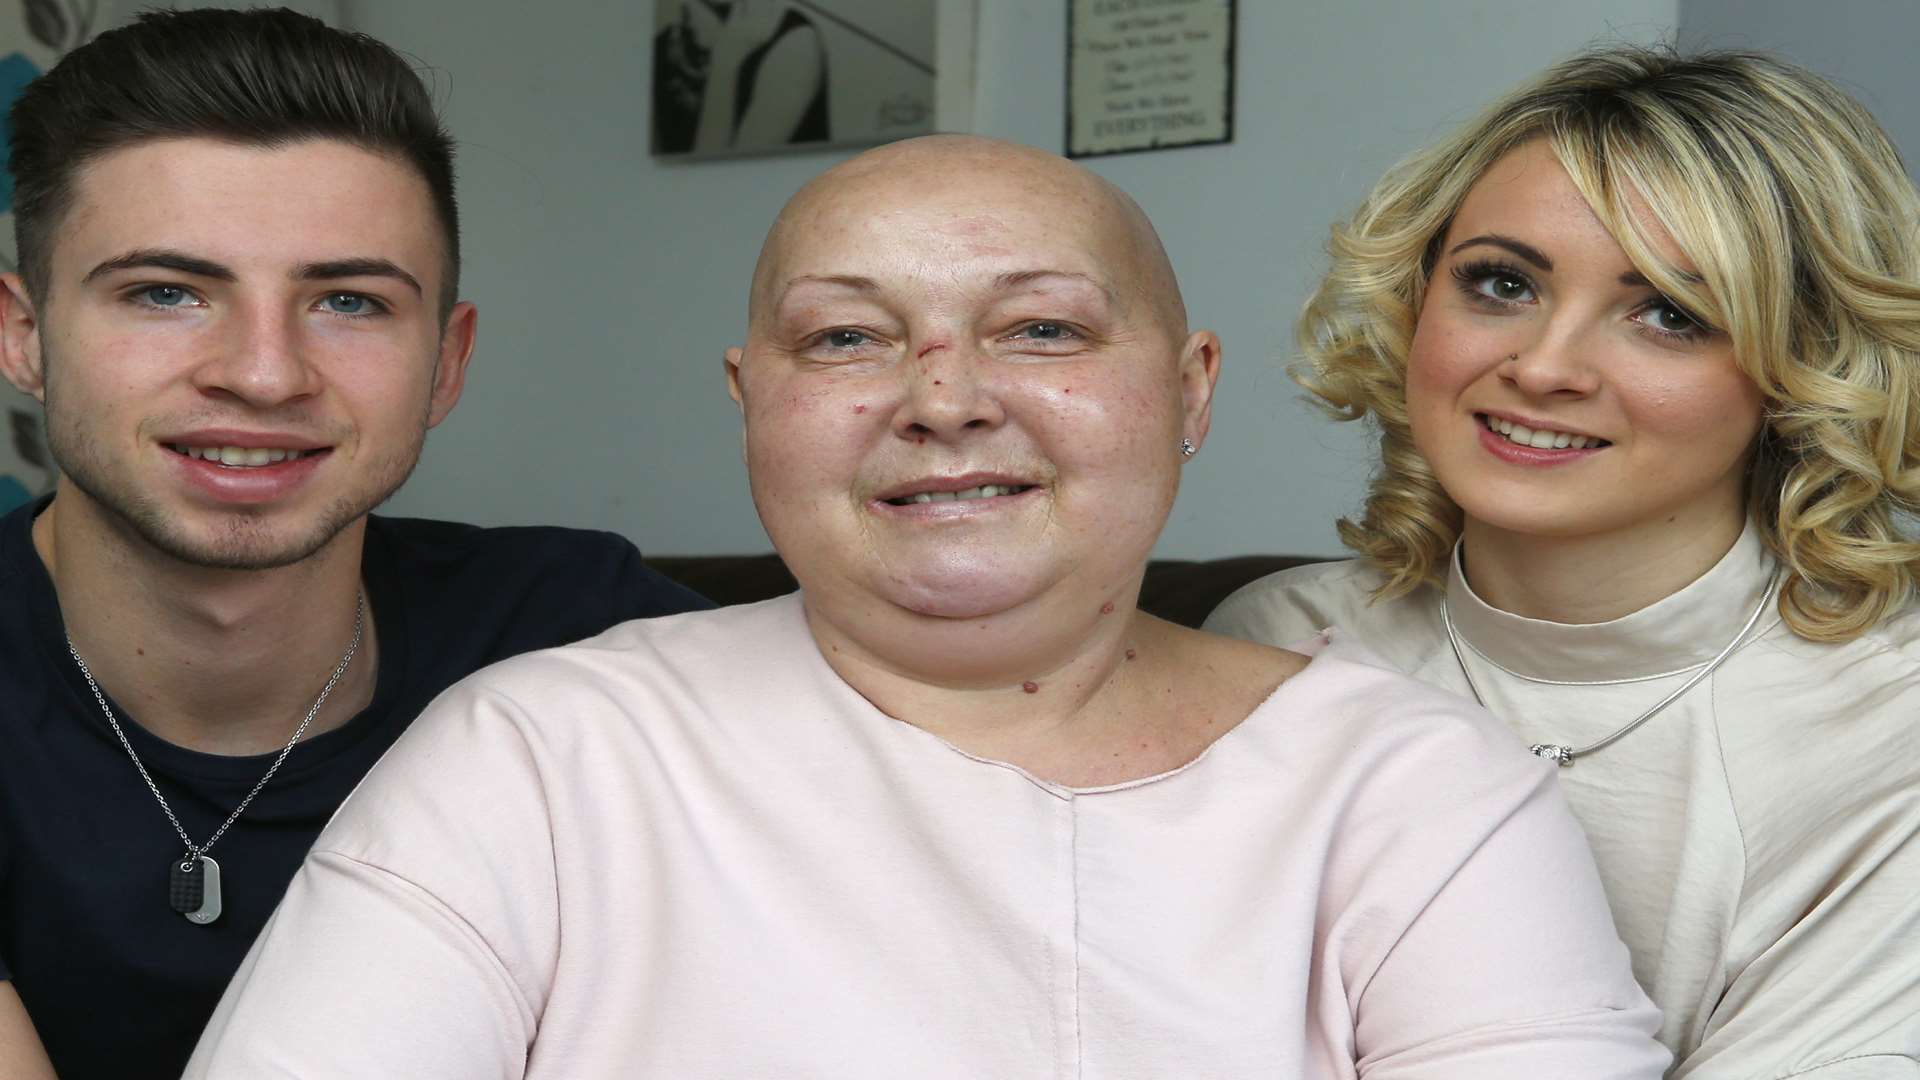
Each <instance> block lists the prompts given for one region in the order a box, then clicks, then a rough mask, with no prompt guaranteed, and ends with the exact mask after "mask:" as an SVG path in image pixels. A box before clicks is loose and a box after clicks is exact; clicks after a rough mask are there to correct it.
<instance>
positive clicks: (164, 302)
mask: <svg viewBox="0 0 1920 1080" xmlns="http://www.w3.org/2000/svg"><path fill="white" fill-rule="evenodd" d="M140 298H141V299H142V300H145V301H146V302H147V303H149V304H152V305H153V306H154V307H182V306H184V305H185V304H187V303H188V302H189V301H191V300H192V299H193V294H191V293H189V292H187V290H185V289H183V288H181V287H179V286H178V285H153V286H149V287H148V288H147V289H146V290H144V291H143V292H141V294H140Z"/></svg>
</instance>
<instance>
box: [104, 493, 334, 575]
mask: <svg viewBox="0 0 1920 1080" xmlns="http://www.w3.org/2000/svg"><path fill="white" fill-rule="evenodd" d="M365 516H366V511H364V510H359V509H357V508H353V507H337V508H334V512H332V513H328V514H324V515H321V517H320V518H318V519H309V520H306V521H284V520H268V519H262V518H255V517H247V516H232V517H230V518H228V520H224V521H214V522H202V523H197V524H195V525H189V524H187V523H184V522H177V521H176V522H165V523H158V522H152V521H145V522H143V521H138V520H130V521H129V524H131V525H133V527H134V530H135V531H136V532H138V533H139V534H140V538H141V539H142V540H144V541H145V542H146V544H147V546H148V547H150V548H152V549H153V550H155V551H157V552H159V553H160V554H162V555H165V556H167V557H169V558H171V559H173V560H175V561H176V562H181V563H185V564H187V565H189V566H195V567H199V568H202V569H206V570H277V569H279V568H280V567H283V566H292V565H293V564H295V563H297V562H301V561H302V560H305V559H309V558H312V557H313V556H314V555H316V554H318V553H319V552H320V551H321V550H323V549H324V548H326V547H327V546H328V545H329V544H332V543H333V542H334V541H335V540H337V539H338V538H339V536H340V534H341V533H343V532H345V531H347V530H348V529H349V528H351V527H352V526H353V525H355V524H356V523H357V522H359V521H360V520H361V519H362V518H364V517H365Z"/></svg>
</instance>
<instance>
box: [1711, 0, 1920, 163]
mask: <svg viewBox="0 0 1920 1080" xmlns="http://www.w3.org/2000/svg"><path fill="white" fill-rule="evenodd" d="M1680 41H1681V43H1682V44H1683V45H1685V46H1687V47H1690V48H1721V49H1765V50H1768V51H1771V52H1777V53H1779V54H1781V55H1782V56H1785V57H1787V58H1788V59H1790V60H1792V61H1794V62H1795V63H1799V64H1804V65H1806V66H1807V67H1810V68H1812V69H1813V70H1815V71H1818V72H1820V73H1822V74H1824V75H1826V76H1827V77H1828V78H1831V79H1833V80H1834V81H1836V82H1838V83H1839V84H1840V85H1841V87H1842V88H1844V89H1845V90H1846V91H1847V92H1848V93H1850V94H1852V95H1853V96H1854V97H1856V98H1859V99H1860V102H1861V103H1862V104H1864V105H1865V106H1866V107H1867V108H1869V109H1871V110H1872V111H1873V115H1874V118H1875V119H1877V120H1879V121H1880V126H1881V127H1884V128H1886V129H1887V134H1888V135H1890V136H1892V137H1893V141H1894V145H1896V146H1898V147H1900V149H1901V153H1902V157H1903V158H1904V159H1905V161H1906V163H1907V172H1908V174H1909V175H1913V176H1920V160H1916V155H1920V67H1916V65H1915V63H1914V49H1915V46H1916V45H1920V4H1916V3H1914V2H1913V0H1830V2H1828V3H1819V4H1810V3H1807V2H1806V0H1680Z"/></svg>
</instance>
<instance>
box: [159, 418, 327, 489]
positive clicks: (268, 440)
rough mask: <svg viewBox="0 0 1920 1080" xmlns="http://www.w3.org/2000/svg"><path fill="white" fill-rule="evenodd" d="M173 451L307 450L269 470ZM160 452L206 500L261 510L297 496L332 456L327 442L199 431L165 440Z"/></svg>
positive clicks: (258, 466)
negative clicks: (212, 448)
mask: <svg viewBox="0 0 1920 1080" xmlns="http://www.w3.org/2000/svg"><path fill="white" fill-rule="evenodd" d="M174 446H192V447H207V446H244V447H258V448H261V449H275V450H299V451H305V452H304V453H301V454H300V455H299V456H298V457H290V458H287V459H285V460H282V461H276V462H270V463H268V464H264V465H246V466H231V465H223V464H221V463H220V462H218V461H208V460H206V459H204V458H198V457H188V456H187V455H185V454H182V453H180V452H179V451H178V450H175V449H173V447H174ZM160 452H161V453H163V454H165V455H166V456H167V458H168V460H169V461H170V462H171V463H172V467H173V468H174V469H176V470H178V471H179V475H180V477H181V479H182V480H183V481H184V482H185V484H186V485H187V488H188V489H189V490H190V491H192V492H193V493H195V494H197V495H198V496H200V497H201V498H202V499H204V500H206V501H209V502H212V503H215V504H218V505H227V506H258V505H261V504H264V503H271V502H275V501H278V500H280V499H284V498H287V497H288V496H291V495H293V494H295V493H296V492H298V491H299V490H300V489H301V488H302V487H303V486H305V484H306V483H307V482H308V480H310V479H311V478H312V477H313V475H314V473H315V472H317V471H318V470H319V468H320V464H321V462H323V461H325V460H326V459H327V458H328V457H330V456H331V453H332V451H331V450H330V449H329V448H328V447H327V446H326V444H324V443H319V442H315V441H314V440H311V439H301V438H296V437H289V436H284V435H269V434H263V433H260V432H240V431H196V432H194V433H192V434H191V435H183V436H177V437H174V438H171V439H167V440H163V442H162V445H161V446H160Z"/></svg>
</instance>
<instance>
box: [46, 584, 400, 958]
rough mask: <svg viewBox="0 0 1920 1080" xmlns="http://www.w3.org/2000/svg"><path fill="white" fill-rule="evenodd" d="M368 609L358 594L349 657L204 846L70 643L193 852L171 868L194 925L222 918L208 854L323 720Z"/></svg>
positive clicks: (176, 892) (182, 909)
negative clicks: (137, 750) (175, 808)
mask: <svg viewBox="0 0 1920 1080" xmlns="http://www.w3.org/2000/svg"><path fill="white" fill-rule="evenodd" d="M366 610H367V595H366V594H365V593H357V594H355V596H354V600H353V640H352V641H350V642H348V643H347V651H346V654H345V655H343V656H341V657H340V662H339V663H338V664H335V665H334V668H333V674H331V675H329V676H327V684H326V685H325V686H323V687H321V688H320V696H319V697H317V698H314V699H313V705H312V706H311V707H310V708H308V709H307V715H306V716H304V717H302V718H301V720H300V726H299V727H297V728H294V729H293V735H292V736H290V737H289V738H288V739H287V745H285V746H283V747H281V748H280V753H279V755H278V756H276V757H275V758H274V759H273V764H271V765H269V766H267V773H266V775H265V776H262V777H261V778H260V782H259V783H257V784H255V785H253V790H252V791H249V792H247V797H246V798H244V799H241V800H240V805H239V806H236V807H234V808H233V813H231V814H228V815H227V820H225V821H223V822H221V823H220V827H219V828H218V829H215V830H214V831H213V835H212V836H210V837H208V838H207V842H206V843H204V844H196V843H194V842H193V838H192V837H190V836H188V835H187V830H186V829H184V828H182V827H181V825H180V819H179V817H177V816H175V814H174V812H173V807H172V806H170V805H168V803H167V797H166V796H165V795H162V794H160V787H159V785H157V784H155V783H154V782H153V777H152V776H151V775H149V774H148V772H147V767H146V765H145V764H144V763H142V762H141V760H140V755H139V754H136V753H134V752H133V744H132V743H131V742H128V741H127V733H126V732H125V731H122V730H121V728H120V721H118V720H116V719H114V716H113V710H112V709H111V708H109V707H108V705H107V696H106V695H105V694H103V693H101V692H100V684H99V683H97V682H95V681H94V680H93V672H92V671H90V670H88V668H87V662H86V661H85V660H82V659H80V650H78V649H76V648H74V647H73V638H72V637H71V636H69V637H68V638H67V653H68V655H70V656H72V657H73V662H74V663H75V664H78V665H79V666H80V677H81V678H83V679H85V680H87V689H89V690H91V691H93V700H95V701H97V702H99V703H100V711H101V712H102V713H104V714H105V715H106V717H107V724H108V725H109V726H111V727H112V728H113V733H114V735H116V736H118V737H119V739H120V745H121V747H123V748H124V749H125V750H126V751H127V756H128V757H130V758H132V759H133V767H134V768H136V769H138V770H140V779H142V780H145V781H146V782H147V790H148V791H151V792H153V797H154V798H155V799H157V800H159V802H160V809H162V810H164V811H166V814H167V820H168V821H170V822H172V823H173V831H174V832H176V833H179V834H180V842H181V843H183V844H185V845H187V853H186V854H185V855H182V856H181V857H180V858H178V859H176V860H174V863H173V865H172V866H171V867H170V868H169V872H168V874H167V903H168V904H169V905H170V906H171V907H172V908H173V910H175V911H177V912H179V913H180V914H182V915H185V916H186V917H187V920H188V921H189V922H193V923H196V924H198V925H200V926H205V925H207V924H208V923H210V922H212V921H213V920H215V919H217V918H219V917H220V864H219V863H216V862H214V861H213V860H212V859H210V858H208V857H207V852H208V850H210V849H211V848H212V847H213V845H214V844H216V843H219V841H220V838H221V837H222V836H225V835H226V832H227V830H228V829H229V828H231V827H232V826H233V823H234V822H236V821H238V820H240V814H241V812H242V811H244V810H245V809H246V808H247V804H248V803H251V802H253V797H254V796H255V795H258V794H260V789H261V788H264V787H266V786H267V781H269V780H271V779H273V774H274V773H276V772H278V771H280V765H281V763H282V762H284V761H286V760H287V755H288V754H291V753H293V747H294V744H295V743H297V742H299V741H300V736H301V734H302V733H304V732H305V731H306V730H307V725H308V724H311V723H313V718H314V717H315V716H318V715H320V706H322V705H324V704H326V702H327V695H328V694H331V693H333V688H334V687H335V686H337V685H339V683H340V676H342V675H345V674H346V673H347V665H348V664H351V663H353V654H354V653H356V652H358V651H360V630H361V627H362V625H363V624H364V622H365V615H366Z"/></svg>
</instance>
